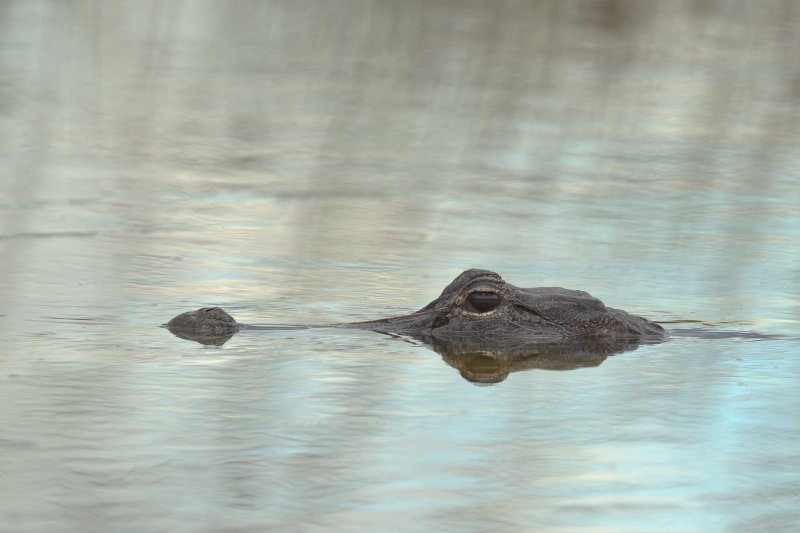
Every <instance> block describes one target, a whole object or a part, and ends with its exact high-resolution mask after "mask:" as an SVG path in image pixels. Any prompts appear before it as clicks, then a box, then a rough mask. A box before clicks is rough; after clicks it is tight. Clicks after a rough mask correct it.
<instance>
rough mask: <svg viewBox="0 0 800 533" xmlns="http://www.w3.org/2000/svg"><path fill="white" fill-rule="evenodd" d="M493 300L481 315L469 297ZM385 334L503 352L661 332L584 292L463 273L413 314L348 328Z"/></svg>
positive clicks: (651, 337) (637, 338)
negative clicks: (519, 284)
mask: <svg viewBox="0 0 800 533" xmlns="http://www.w3.org/2000/svg"><path fill="white" fill-rule="evenodd" d="M476 292H477V293H481V294H484V295H485V294H491V295H495V296H493V298H495V301H496V302H498V303H497V305H496V307H494V308H493V309H490V310H488V311H479V310H478V309H476V308H475V307H474V306H472V305H470V302H469V298H470V295H472V294H473V293H476ZM352 325H353V326H355V327H360V328H369V329H373V330H376V331H381V332H385V333H399V334H407V335H411V336H414V337H418V338H421V339H422V340H425V341H428V342H435V341H444V342H448V343H469V344H471V345H480V346H485V347H495V348H507V347H513V346H522V345H525V344H533V343H548V342H563V341H567V340H578V339H595V340H597V339H602V340H604V341H607V342H613V343H614V344H619V343H623V344H624V343H625V342H627V341H630V342H641V341H645V342H646V341H657V340H660V339H663V337H664V335H665V332H664V329H663V328H662V327H661V326H659V325H658V324H655V323H653V322H650V321H649V320H647V319H645V318H642V317H639V316H635V315H631V314H628V313H626V312H625V311H622V310H619V309H612V308H610V307H606V306H605V305H604V304H603V302H601V301H600V300H598V299H597V298H594V297H592V296H591V295H590V294H588V293H586V292H583V291H575V290H569V289H562V288H560V287H539V288H532V289H521V288H519V287H515V286H514V285H511V284H510V283H506V282H505V281H504V280H503V278H501V277H500V276H499V275H498V274H496V273H495V272H491V271H489V270H480V269H471V270H467V271H465V272H463V273H461V274H460V275H459V276H458V277H457V278H456V279H454V280H453V281H452V282H451V283H450V284H449V285H448V286H447V287H445V289H444V291H443V292H442V294H441V296H439V297H438V298H437V299H436V300H434V301H432V302H431V303H429V304H428V305H426V306H425V307H423V308H422V309H420V310H419V311H417V312H416V313H411V314H410V315H404V316H399V317H394V318H385V319H381V320H374V321H369V322H360V323H356V324H352Z"/></svg>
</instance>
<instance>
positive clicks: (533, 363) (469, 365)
mask: <svg viewBox="0 0 800 533" xmlns="http://www.w3.org/2000/svg"><path fill="white" fill-rule="evenodd" d="M432 347H433V349H434V350H436V352H438V353H439V354H440V355H441V356H442V359H444V360H445V362H446V363H447V364H449V365H450V366H452V367H453V368H455V369H456V370H458V371H459V373H460V374H461V376H462V377H463V378H464V379H466V380H467V381H471V382H473V383H478V384H492V383H500V382H501V381H503V380H505V379H506V378H507V377H508V375H509V374H510V373H512V372H519V371H520V370H533V369H539V370H575V369H576V368H587V367H593V366H599V365H600V364H601V363H602V362H603V361H605V360H606V358H607V357H608V356H610V355H613V354H616V353H620V352H624V351H632V350H635V349H636V348H638V347H639V344H638V343H631V342H624V341H623V342H603V341H594V342H593V341H588V340H587V341H577V340H576V341H565V342H558V343H543V344H535V345H530V346H527V347H520V348H506V349H499V350H491V349H486V348H475V347H470V346H464V345H457V344H448V343H440V342H435V343H433V344H432Z"/></svg>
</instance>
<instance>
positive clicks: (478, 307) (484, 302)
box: [467, 291, 500, 313]
mask: <svg viewBox="0 0 800 533" xmlns="http://www.w3.org/2000/svg"><path fill="white" fill-rule="evenodd" d="M467 302H469V305H471V306H472V308H473V310H475V311H477V312H479V313H488V312H489V311H491V310H492V309H494V308H496V307H497V306H498V305H500V296H498V295H497V294H496V293H494V292H480V291H479V292H473V293H472V294H470V295H469V296H467Z"/></svg>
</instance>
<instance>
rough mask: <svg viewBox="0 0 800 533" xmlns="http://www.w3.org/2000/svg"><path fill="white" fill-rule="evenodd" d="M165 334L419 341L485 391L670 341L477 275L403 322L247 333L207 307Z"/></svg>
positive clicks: (201, 338) (601, 310) (598, 312)
mask: <svg viewBox="0 0 800 533" xmlns="http://www.w3.org/2000/svg"><path fill="white" fill-rule="evenodd" d="M165 326H166V327H167V328H168V329H169V330H170V331H171V332H172V333H174V334H175V335H177V336H179V337H181V338H184V339H191V340H195V341H197V342H200V343H202V344H210V345H218V346H219V345H222V344H224V343H225V342H226V341H227V340H228V339H229V338H230V337H232V336H233V335H234V334H235V333H236V332H238V331H239V329H240V328H243V329H298V328H308V327H335V328H358V329H369V330H372V331H376V332H379V333H386V334H390V335H399V336H407V337H412V338H415V339H418V340H421V341H423V342H424V343H426V344H428V345H430V346H432V347H433V349H434V350H436V351H437V352H438V353H440V354H441V355H442V357H443V358H444V359H445V361H447V362H448V363H449V364H450V365H452V366H453V367H455V368H457V369H458V370H459V371H460V372H461V375H462V376H464V378H466V379H468V380H470V381H474V382H483V383H496V382H499V381H502V380H503V379H505V378H506V377H507V376H508V374H509V373H511V372H514V371H517V370H525V369H530V368H542V369H552V370H569V369H574V368H580V367H587V366H597V365H599V364H600V363H602V362H603V361H604V360H605V359H606V357H608V356H609V355H611V354H614V353H619V352H622V351H626V350H633V349H636V348H637V347H638V346H639V344H641V343H653V342H661V341H662V340H664V338H665V332H664V329H663V328H662V327H661V326H659V325H658V324H655V323H653V322H650V321H649V320H647V319H645V318H642V317H639V316H635V315H631V314H628V313H626V312H625V311H622V310H619V309H613V308H610V307H606V306H605V305H604V304H603V303H602V302H601V301H600V300H598V299H597V298H593V297H592V296H591V295H589V294H588V293H586V292H583V291H575V290H569V289H562V288H560V287H543V288H531V289H521V288H519V287H515V286H514V285H511V284H509V283H506V282H505V281H504V280H503V279H502V278H501V277H500V276H499V275H498V274H496V273H495V272H491V271H488V270H480V269H471V270H467V271H465V272H463V273H462V274H460V275H459V276H458V277H456V279H455V280H453V281H452V282H451V283H450V284H449V285H448V286H447V287H445V289H444V291H443V292H442V294H441V295H440V296H439V297H438V298H437V299H435V300H434V301H432V302H431V303H429V304H428V305H426V306H425V307H423V308H422V309H420V310H419V311H417V312H415V313H411V314H408V315H402V316H398V317H391V318H383V319H379V320H371V321H366V322H354V323H348V324H334V325H329V326H243V325H240V324H239V323H238V322H236V320H235V319H234V318H233V317H232V316H230V315H229V314H228V313H226V312H225V311H224V310H222V309H220V308H219V307H209V308H203V309H198V310H196V311H189V312H187V313H182V314H180V315H178V316H176V317H175V318H173V319H172V320H170V321H169V322H168V323H167V324H165Z"/></svg>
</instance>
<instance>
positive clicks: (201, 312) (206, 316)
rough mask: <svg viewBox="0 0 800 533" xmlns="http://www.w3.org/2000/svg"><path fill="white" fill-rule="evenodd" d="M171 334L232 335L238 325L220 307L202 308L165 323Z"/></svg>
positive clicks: (237, 328)
mask: <svg viewBox="0 0 800 533" xmlns="http://www.w3.org/2000/svg"><path fill="white" fill-rule="evenodd" d="M166 326H167V328H168V329H169V330H170V331H172V332H173V333H187V334H191V335H197V336H204V337H214V336H220V337H222V336H225V335H233V334H234V333H236V332H237V331H239V324H238V323H237V322H236V320H234V318H233V317H232V316H231V315H229V314H228V313H226V312H225V311H224V310H223V309H222V308H221V307H203V308H202V309H198V310H197V311H188V312H186V313H181V314H179V315H178V316H176V317H175V318H173V319H172V320H170V321H169V322H167V323H166Z"/></svg>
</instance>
